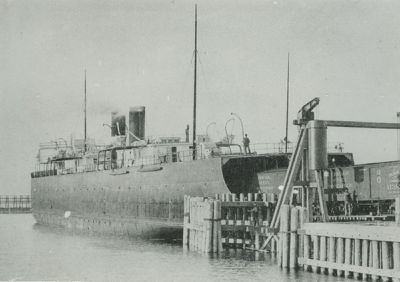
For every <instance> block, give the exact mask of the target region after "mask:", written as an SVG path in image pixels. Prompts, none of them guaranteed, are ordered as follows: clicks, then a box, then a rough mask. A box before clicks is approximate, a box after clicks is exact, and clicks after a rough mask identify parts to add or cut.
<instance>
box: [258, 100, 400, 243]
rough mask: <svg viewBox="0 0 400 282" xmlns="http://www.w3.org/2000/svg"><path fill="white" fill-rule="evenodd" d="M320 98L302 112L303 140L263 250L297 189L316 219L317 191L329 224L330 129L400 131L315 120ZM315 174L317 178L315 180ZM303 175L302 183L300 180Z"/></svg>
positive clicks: (399, 126)
mask: <svg viewBox="0 0 400 282" xmlns="http://www.w3.org/2000/svg"><path fill="white" fill-rule="evenodd" d="M319 101H320V100H319V98H314V99H312V100H311V101H309V102H308V103H307V104H305V105H304V106H303V107H302V108H301V109H300V110H299V112H298V114H297V119H296V120H294V121H293V124H294V125H297V126H299V127H300V131H299V137H298V140H297V143H296V147H295V150H294V152H293V155H292V157H291V159H290V162H289V167H288V170H287V171H286V175H285V178H284V182H283V189H282V191H281V193H280V194H279V198H278V201H277V203H276V206H275V211H274V215H273V217H272V220H271V223H270V226H269V229H268V234H269V235H268V237H267V240H265V242H264V244H263V246H262V247H261V249H265V248H266V247H267V246H268V244H269V242H270V241H271V239H272V238H275V239H278V238H277V232H278V230H279V224H280V214H281V208H282V205H287V204H292V200H293V190H294V187H295V186H300V187H301V188H302V189H301V190H302V205H303V206H304V207H306V208H307V209H308V215H309V216H312V209H311V205H312V197H313V194H314V193H313V191H315V190H313V189H316V190H317V193H318V201H319V206H320V211H321V220H322V221H324V222H326V221H328V211H327V207H326V202H325V200H324V198H323V190H324V181H323V173H324V170H325V169H326V168H327V167H328V154H327V128H328V126H330V127H353V128H379V129H400V124H398V123H377V122H359V121H334V120H315V119H314V112H313V110H314V109H315V108H316V107H317V106H318V104H319ZM299 172H300V173H299ZM312 174H313V175H314V177H313V178H312V177H311V176H312ZM298 175H300V182H298V181H297V180H298V179H297V177H298Z"/></svg>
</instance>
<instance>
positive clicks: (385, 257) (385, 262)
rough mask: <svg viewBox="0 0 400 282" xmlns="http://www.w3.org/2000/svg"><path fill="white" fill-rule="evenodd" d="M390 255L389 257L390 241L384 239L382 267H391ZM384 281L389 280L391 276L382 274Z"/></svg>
mask: <svg viewBox="0 0 400 282" xmlns="http://www.w3.org/2000/svg"><path fill="white" fill-rule="evenodd" d="M389 267H390V257H389V242H386V241H382V268H383V269H389ZM382 281H389V277H386V276H382Z"/></svg>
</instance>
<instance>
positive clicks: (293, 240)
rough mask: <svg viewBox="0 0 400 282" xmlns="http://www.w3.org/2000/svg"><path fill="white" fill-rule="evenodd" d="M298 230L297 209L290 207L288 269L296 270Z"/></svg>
mask: <svg viewBox="0 0 400 282" xmlns="http://www.w3.org/2000/svg"><path fill="white" fill-rule="evenodd" d="M298 228H299V209H297V208H296V207H292V208H291V211H290V231H291V233H290V245H289V246H290V251H289V253H290V255H289V267H290V268H297V258H298V256H299V254H298V250H299V246H298V236H297V229H298Z"/></svg>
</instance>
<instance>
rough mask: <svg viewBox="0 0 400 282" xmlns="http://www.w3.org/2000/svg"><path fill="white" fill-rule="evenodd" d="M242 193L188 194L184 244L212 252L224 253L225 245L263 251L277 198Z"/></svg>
mask: <svg viewBox="0 0 400 282" xmlns="http://www.w3.org/2000/svg"><path fill="white" fill-rule="evenodd" d="M238 196H239V197H237V195H236V194H222V195H216V197H215V198H212V199H211V198H202V197H192V198H191V197H189V196H186V197H185V208H184V211H185V216H184V229H183V245H184V247H186V248H188V249H190V250H195V251H200V252H208V253H211V252H212V253H218V252H221V251H222V249H223V247H234V248H243V249H254V250H259V249H260V246H261V245H262V244H263V242H264V240H265V238H266V234H267V233H268V228H269V223H270V221H271V218H272V214H273V209H274V199H273V197H268V195H267V194H257V193H256V194H254V193H249V194H246V195H244V194H239V195H238ZM208 237H210V238H208ZM210 242H213V243H212V245H211V243H210Z"/></svg>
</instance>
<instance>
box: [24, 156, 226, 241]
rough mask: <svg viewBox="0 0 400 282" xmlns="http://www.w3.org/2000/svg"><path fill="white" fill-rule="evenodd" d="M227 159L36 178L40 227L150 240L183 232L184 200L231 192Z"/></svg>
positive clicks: (35, 205)
mask: <svg viewBox="0 0 400 282" xmlns="http://www.w3.org/2000/svg"><path fill="white" fill-rule="evenodd" d="M221 161H222V160H221V158H213V159H206V160H197V161H192V162H181V163H179V162H177V163H168V164H164V165H160V166H158V167H153V168H151V167H147V168H146V169H143V168H124V169H119V170H115V171H111V170H105V171H93V172H85V173H75V174H67V175H54V176H48V177H37V178H32V180H31V181H32V183H31V190H32V191H31V193H32V213H33V216H34V217H35V219H36V221H37V222H38V223H39V224H46V225H53V226H63V227H66V228H71V229H76V230H82V231H90V232H99V233H104V234H118V235H120V234H126V235H129V236H137V235H138V236H144V237H156V238H157V237H163V238H165V237H173V236H179V235H177V234H180V232H182V222H183V221H182V218H183V197H184V195H191V196H202V197H207V196H214V195H215V194H222V193H227V192H229V189H228V187H227V186H226V184H225V181H224V178H223V174H222V164H221Z"/></svg>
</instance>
